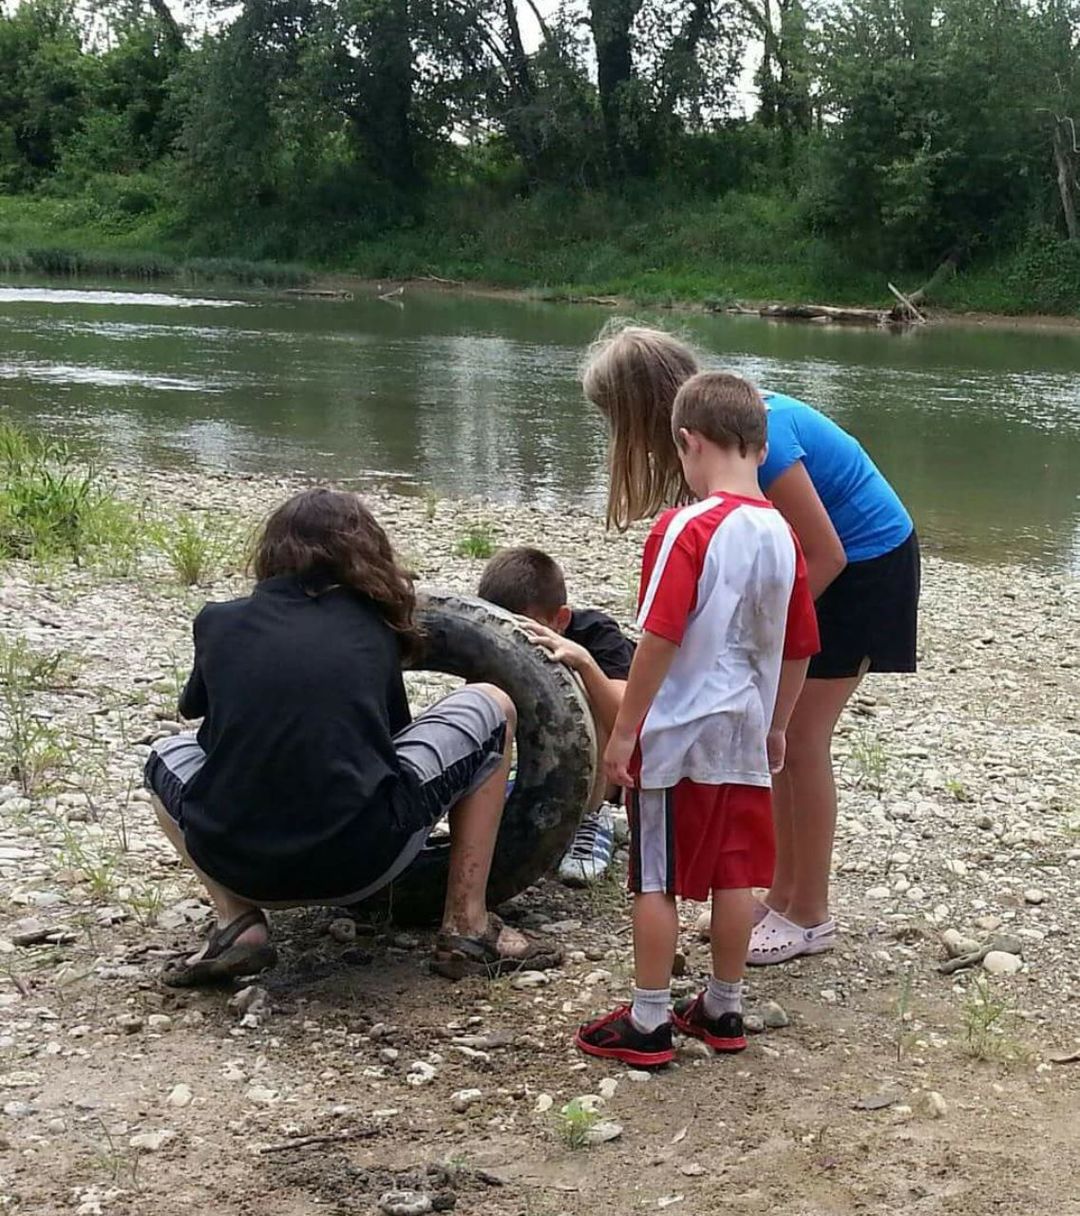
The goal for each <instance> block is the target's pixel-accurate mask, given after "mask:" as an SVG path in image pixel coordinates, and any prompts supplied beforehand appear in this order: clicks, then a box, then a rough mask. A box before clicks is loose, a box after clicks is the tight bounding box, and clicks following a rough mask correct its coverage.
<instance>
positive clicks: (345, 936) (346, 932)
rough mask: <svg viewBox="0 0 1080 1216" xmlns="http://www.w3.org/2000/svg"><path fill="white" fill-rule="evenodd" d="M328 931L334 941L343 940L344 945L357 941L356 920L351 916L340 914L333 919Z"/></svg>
mask: <svg viewBox="0 0 1080 1216" xmlns="http://www.w3.org/2000/svg"><path fill="white" fill-rule="evenodd" d="M326 931H327V933H329V934H330V936H331V937H332V938H333V939H334V941H336V942H341V943H342V945H344V944H345V943H346V942H354V941H356V921H354V920H353V919H352V917H351V916H339V917H338V918H337V919H336V920H332V921H331V922H330V927H329V928H328V929H327V930H326Z"/></svg>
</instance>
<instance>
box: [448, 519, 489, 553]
mask: <svg viewBox="0 0 1080 1216" xmlns="http://www.w3.org/2000/svg"><path fill="white" fill-rule="evenodd" d="M495 549H496V544H495V536H494V533H493V532H492V530H491V525H490V524H487V523H485V522H484V521H483V520H477V521H476V522H475V523H471V524H469V526H468V527H467V528H466V529H465V531H464V532H463V533H462V535H461V536H459V537H458V541H457V544H456V545H455V546H454V552H455V553H456V554H457V556H458V557H472V558H476V559H477V560H478V561H487V559H488V558H489V557H491V556H492V554H493V553H494V552H495Z"/></svg>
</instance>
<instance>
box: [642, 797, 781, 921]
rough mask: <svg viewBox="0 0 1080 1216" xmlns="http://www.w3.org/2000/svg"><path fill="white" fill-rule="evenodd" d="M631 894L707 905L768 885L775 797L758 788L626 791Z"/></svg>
mask: <svg viewBox="0 0 1080 1216" xmlns="http://www.w3.org/2000/svg"><path fill="white" fill-rule="evenodd" d="M627 793H628V795H629V807H628V809H629V817H630V890H631V891H633V892H634V893H635V894H639V895H641V894H646V893H648V892H652V891H662V892H664V893H665V894H667V895H678V896H681V897H682V898H683V899H696V900H706V899H708V898H709V895H710V893H711V892H712V891H736V890H742V889H744V888H746V887H767V886H769V885H770V883H771V882H772V878H773V867H774V866H775V864H776V840H775V837H774V835H773V818H772V791H771V790H769V789H767V788H765V787H762V786H755V785H698V784H697V783H696V782H693V781H680V782H679V784H678V785H677V786H675V787H674V789H667V790H628V791H627Z"/></svg>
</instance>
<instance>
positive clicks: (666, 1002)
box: [630, 988, 671, 1034]
mask: <svg viewBox="0 0 1080 1216" xmlns="http://www.w3.org/2000/svg"><path fill="white" fill-rule="evenodd" d="M630 1020H631V1021H632V1022H633V1023H634V1025H635V1026H636V1027H637V1028H638V1030H640V1031H641V1032H642V1033H643V1034H650V1033H651V1032H652V1031H654V1030H656V1029H657V1027H659V1026H663V1024H664V1023H665V1022H669V1021H670V1020H671V989H670V988H635V989H634V1003H633V1005H632V1006H631V1007H630Z"/></svg>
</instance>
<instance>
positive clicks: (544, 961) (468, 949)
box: [431, 912, 563, 980]
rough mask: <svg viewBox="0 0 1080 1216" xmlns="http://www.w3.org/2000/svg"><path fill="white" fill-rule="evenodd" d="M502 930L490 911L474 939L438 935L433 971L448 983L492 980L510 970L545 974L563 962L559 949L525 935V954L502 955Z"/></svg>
mask: <svg viewBox="0 0 1080 1216" xmlns="http://www.w3.org/2000/svg"><path fill="white" fill-rule="evenodd" d="M505 928H506V926H505V925H504V924H503V922H502V921H501V920H500V919H499V917H497V916H496V915H495V913H494V912H489V913H488V923H487V928H486V929H485V930H484V932H483V933H481V934H479V935H478V936H476V937H464V936H462V935H461V934H458V933H440V934H439V935H438V936H437V937H436V938H435V952H434V955H433V957H432V959H431V969H432V971H434V972H435V973H436V974H438V975H442V976H445V977H446V978H447V979H449V980H460V979H464V977H465V976H467V975H480V976H484V977H485V978H487V979H494V978H496V977H497V976H500V975H506V974H508V973H509V972H512V971H548V970H550V969H551V968H552V967H558V966H559V964H560V963H561V962H562V960H563V952H562V947H561V946H557V945H556V944H555V943H554V942H550V941H545V940H544V939H542V938H534V937H530V936H529V935H527V934H522V936H523V937H525V939H526V949H525V953H524V954H505V953H503V952H502V951H501V950H500V949H499V936H500V934H501V933H502V931H503V929H505ZM515 932H518V930H515Z"/></svg>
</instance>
